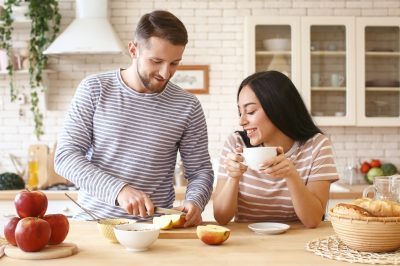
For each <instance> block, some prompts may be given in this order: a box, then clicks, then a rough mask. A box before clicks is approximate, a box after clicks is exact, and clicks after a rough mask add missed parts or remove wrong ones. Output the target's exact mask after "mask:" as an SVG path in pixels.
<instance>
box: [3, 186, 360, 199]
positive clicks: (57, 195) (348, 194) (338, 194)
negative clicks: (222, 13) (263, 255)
mask: <svg viewBox="0 0 400 266" xmlns="http://www.w3.org/2000/svg"><path fill="white" fill-rule="evenodd" d="M339 186H340V187H341V189H340V191H332V189H331V192H330V194H329V197H330V199H355V198H360V197H361V196H362V191H363V189H364V188H365V187H366V186H367V185H354V186H349V185H344V184H339ZM42 191H43V192H44V193H45V194H46V195H47V198H48V199H49V200H68V198H67V197H66V196H65V195H64V193H68V194H69V195H70V196H72V198H74V199H77V198H78V191H48V190H42ZM18 192H19V190H3V191H0V200H14V197H15V195H16V194H17V193H18ZM185 192H186V187H175V193H176V200H184V199H185Z"/></svg>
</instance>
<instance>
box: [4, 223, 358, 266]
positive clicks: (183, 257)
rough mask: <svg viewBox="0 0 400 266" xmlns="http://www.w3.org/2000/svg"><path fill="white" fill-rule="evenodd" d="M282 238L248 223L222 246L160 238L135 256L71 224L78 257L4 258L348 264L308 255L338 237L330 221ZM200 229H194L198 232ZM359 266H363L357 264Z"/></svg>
mask: <svg viewBox="0 0 400 266" xmlns="http://www.w3.org/2000/svg"><path fill="white" fill-rule="evenodd" d="M291 226H292V227H291V229H289V231H287V232H286V233H284V234H280V235H257V234H255V233H253V232H252V231H250V230H249V229H248V228H247V224H244V223H242V224H237V223H234V224H230V225H228V227H229V228H230V229H231V230H232V233H231V237H230V238H229V239H228V240H227V242H225V243H224V244H223V245H221V246H208V245H205V244H204V243H203V242H201V241H200V240H199V239H158V240H157V241H156V242H155V243H154V244H153V245H152V246H151V247H150V250H148V251H145V252H137V253H130V252H127V251H126V250H125V248H124V247H122V246H121V245H119V244H111V243H109V242H107V241H106V240H105V239H103V237H102V236H101V235H100V234H99V232H98V231H97V227H96V224H95V223H94V222H77V221H71V229H70V233H69V235H68V237H67V242H73V243H75V244H77V245H78V247H79V253H78V254H76V255H73V256H71V257H67V258H61V259H55V260H41V261H24V260H16V259H11V258H8V257H5V256H3V257H2V258H1V259H0V264H1V265H21V266H22V265H24V266H25V265H30V266H32V265H45V266H46V265H58V266H64V265H74V266H76V265H81V266H86V265H96V266H97V265H98V266H101V265H107V266H111V265H113V266H121V265H190V266H195V265H240V266H253V265H277V266H281V265H290V266H294V265H296V266H297V265H300V266H301V265H307V266H310V265H311V266H312V265H328V266H329V265H337V266H340V265H347V266H348V265H349V263H346V262H340V261H336V260H331V259H326V258H322V257H320V256H317V255H315V254H314V253H311V252H308V251H306V250H305V245H306V243H307V242H308V241H310V240H312V239H315V238H318V237H324V236H328V235H332V234H333V229H332V227H331V225H330V223H329V222H325V223H324V224H321V226H320V227H318V228H316V229H306V228H304V227H303V226H302V225H300V224H291ZM194 229H195V228H193V230H194ZM357 265H360V264H357Z"/></svg>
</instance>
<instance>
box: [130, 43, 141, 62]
mask: <svg viewBox="0 0 400 266" xmlns="http://www.w3.org/2000/svg"><path fill="white" fill-rule="evenodd" d="M128 52H129V55H130V56H131V58H137V57H138V55H139V50H138V45H137V43H135V42H132V41H130V42H129V43H128Z"/></svg>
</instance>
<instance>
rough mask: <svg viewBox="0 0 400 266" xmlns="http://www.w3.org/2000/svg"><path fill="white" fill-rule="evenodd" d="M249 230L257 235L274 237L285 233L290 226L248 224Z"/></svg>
mask: <svg viewBox="0 0 400 266" xmlns="http://www.w3.org/2000/svg"><path fill="white" fill-rule="evenodd" d="M249 228H250V229H251V230H253V231H254V232H255V233H257V234H269V235H275V234H281V233H283V232H286V231H287V230H288V229H289V228H290V226H289V225H287V224H281V223H255V224H249Z"/></svg>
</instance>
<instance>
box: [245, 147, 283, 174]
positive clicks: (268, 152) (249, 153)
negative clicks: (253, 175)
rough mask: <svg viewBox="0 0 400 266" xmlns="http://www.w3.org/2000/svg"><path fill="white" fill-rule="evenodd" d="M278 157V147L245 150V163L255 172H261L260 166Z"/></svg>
mask: <svg viewBox="0 0 400 266" xmlns="http://www.w3.org/2000/svg"><path fill="white" fill-rule="evenodd" d="M276 155H277V152H276V147H253V148H244V149H243V157H244V162H245V164H247V165H248V166H249V167H250V168H251V169H253V170H259V169H260V164H261V163H264V162H265V161H268V160H270V159H272V158H274V157H275V156H276Z"/></svg>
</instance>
